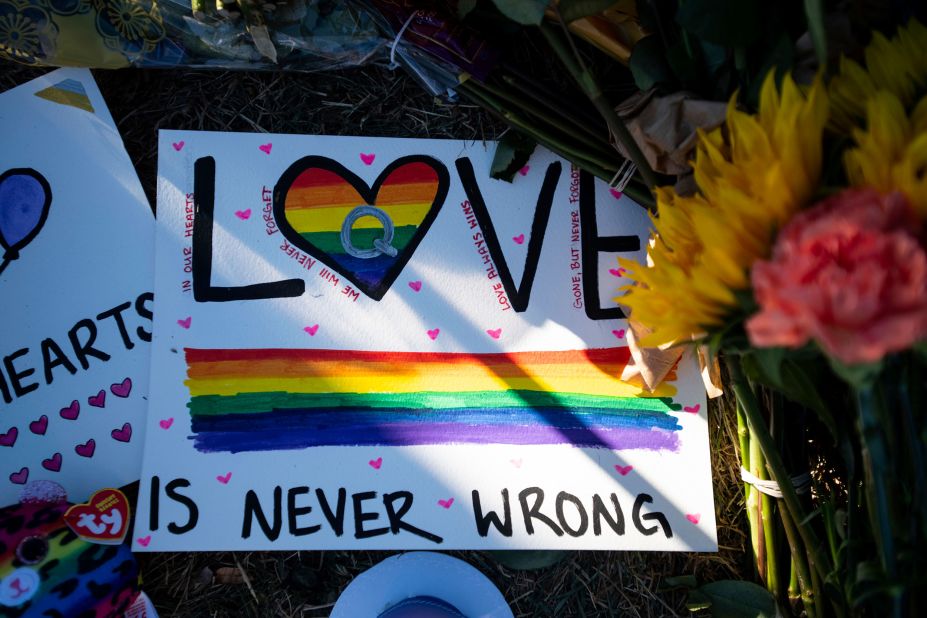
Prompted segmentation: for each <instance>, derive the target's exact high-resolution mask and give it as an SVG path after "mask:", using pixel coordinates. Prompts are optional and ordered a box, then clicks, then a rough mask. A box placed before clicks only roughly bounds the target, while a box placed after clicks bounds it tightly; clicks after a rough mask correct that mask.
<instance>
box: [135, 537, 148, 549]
mask: <svg viewBox="0 0 927 618" xmlns="http://www.w3.org/2000/svg"><path fill="white" fill-rule="evenodd" d="M135 540H136V541H137V542H138V544H139V545H141V546H142V547H148V544H149V543H151V535H150V534H149V535H148V536H142V537H139V538H137V539H135Z"/></svg>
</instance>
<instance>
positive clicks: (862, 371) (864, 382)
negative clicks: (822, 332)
mask: <svg viewBox="0 0 927 618" xmlns="http://www.w3.org/2000/svg"><path fill="white" fill-rule="evenodd" d="M828 360H829V361H830V366H831V368H832V369H833V370H834V373H836V374H837V375H838V376H840V377H841V378H842V379H843V381H844V382H846V383H847V384H849V385H850V386H854V387H856V388H864V387H866V386H869V385H871V384H873V383H874V382H875V381H876V378H878V377H879V374H880V373H881V372H882V361H879V362H877V363H863V364H860V365H845V364H843V363H841V362H840V361H838V360H837V359H835V358H830V357H828Z"/></svg>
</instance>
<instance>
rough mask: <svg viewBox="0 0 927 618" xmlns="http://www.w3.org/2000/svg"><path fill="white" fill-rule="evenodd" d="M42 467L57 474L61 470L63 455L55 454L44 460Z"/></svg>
mask: <svg viewBox="0 0 927 618" xmlns="http://www.w3.org/2000/svg"><path fill="white" fill-rule="evenodd" d="M42 467H43V468H45V469H46V470H50V471H51V472H57V471H59V470H61V453H55V454H54V455H52V456H51V457H49V458H48V459H43V460H42Z"/></svg>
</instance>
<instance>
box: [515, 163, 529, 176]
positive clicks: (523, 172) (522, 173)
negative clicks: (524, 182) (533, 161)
mask: <svg viewBox="0 0 927 618" xmlns="http://www.w3.org/2000/svg"><path fill="white" fill-rule="evenodd" d="M530 169H531V166H530V165H526V166H524V167H523V168H521V169H520V170H518V173H519V174H521V175H522V176H527V175H528V170H530Z"/></svg>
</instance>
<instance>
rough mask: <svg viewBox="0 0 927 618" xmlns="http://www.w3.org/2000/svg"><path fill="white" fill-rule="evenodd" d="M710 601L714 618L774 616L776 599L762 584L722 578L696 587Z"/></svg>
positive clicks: (769, 617) (761, 617)
mask: <svg viewBox="0 0 927 618" xmlns="http://www.w3.org/2000/svg"><path fill="white" fill-rule="evenodd" d="M698 591H699V592H701V593H702V594H703V595H705V596H706V597H707V598H708V600H709V601H710V602H711V615H712V616H714V617H715V618H767V617H768V618H774V617H775V616H776V615H777V610H776V599H775V598H774V597H773V596H772V595H771V594H770V593H769V591H768V590H766V589H765V588H763V587H762V586H757V585H756V584H754V583H751V582H744V581H735V580H722V581H719V582H712V583H710V584H705V585H704V586H701V587H700V588H699V589H698Z"/></svg>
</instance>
